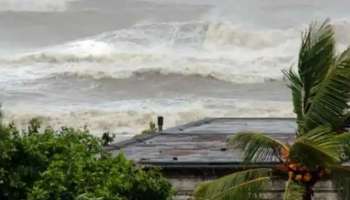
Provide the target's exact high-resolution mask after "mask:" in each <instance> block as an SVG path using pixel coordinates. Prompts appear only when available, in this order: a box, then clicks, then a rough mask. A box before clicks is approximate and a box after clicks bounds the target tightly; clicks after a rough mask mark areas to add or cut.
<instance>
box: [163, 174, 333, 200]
mask: <svg viewBox="0 0 350 200" xmlns="http://www.w3.org/2000/svg"><path fill="white" fill-rule="evenodd" d="M212 178H213V177H211V178H203V177H198V176H192V177H189V176H186V177H181V176H179V177H170V178H169V180H170V181H171V183H172V184H173V186H174V187H175V189H176V191H177V195H176V197H175V198H174V200H189V199H191V194H192V192H193V190H194V189H195V187H196V185H197V184H198V183H200V182H202V181H205V180H208V179H212ZM284 185H285V181H283V180H275V181H273V183H272V185H270V186H269V187H268V188H271V189H269V190H267V191H266V199H274V200H280V199H283V198H282V197H283V188H284ZM337 199H338V198H337V195H336V193H335V189H334V188H333V186H332V183H331V182H330V181H323V182H320V183H319V184H317V185H316V187H315V196H314V200H337Z"/></svg>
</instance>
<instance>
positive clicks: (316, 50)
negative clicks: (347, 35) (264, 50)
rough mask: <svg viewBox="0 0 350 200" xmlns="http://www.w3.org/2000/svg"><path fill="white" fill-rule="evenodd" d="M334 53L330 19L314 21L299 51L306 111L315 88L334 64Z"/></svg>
mask: <svg viewBox="0 0 350 200" xmlns="http://www.w3.org/2000/svg"><path fill="white" fill-rule="evenodd" d="M334 54H335V39H334V31H333V27H332V26H331V25H330V24H329V20H326V21H324V22H323V23H318V22H315V23H312V24H311V25H310V26H309V29H308V30H307V31H306V32H305V33H304V34H303V37H302V44H301V48H300V51H299V63H298V72H299V75H300V78H301V80H302V82H303V87H304V93H303V103H304V106H303V107H304V112H307V110H308V108H309V106H310V103H311V102H312V100H311V99H312V96H313V95H314V94H313V91H312V90H313V88H315V87H316V86H317V85H318V84H319V83H321V82H322V80H323V79H324V78H325V77H326V75H327V72H328V70H329V68H330V66H331V65H332V64H333V62H334Z"/></svg>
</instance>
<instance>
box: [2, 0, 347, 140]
mask: <svg viewBox="0 0 350 200" xmlns="http://www.w3.org/2000/svg"><path fill="white" fill-rule="evenodd" d="M349 6H350V2H349V1H345V0H336V1H331V2H330V1H326V0H317V1H316V0H300V1H292V0H284V1H276V0H245V1H243V0H220V1H214V0H201V1H199V0H142V1H141V0H138V1H137V0H59V1H50V0H28V1H25V2H23V1H21V0H0V30H1V31H0V102H2V104H3V105H4V111H5V115H6V120H7V121H15V122H16V123H17V124H19V125H24V124H25V123H26V122H27V121H28V120H29V119H30V118H32V117H40V118H41V119H42V120H43V121H44V123H45V124H47V125H51V126H54V127H60V126H63V125H68V126H73V127H77V128H79V127H83V126H84V125H88V127H89V128H90V129H91V130H92V133H93V134H96V135H99V134H101V133H102V132H103V131H112V132H115V133H120V134H121V135H128V136H130V135H135V134H137V133H139V132H140V131H141V130H142V129H144V128H146V126H147V124H148V123H149V121H151V120H154V119H155V117H156V116H157V115H163V116H164V117H165V119H166V126H167V127H169V126H173V125H176V124H181V123H185V122H188V121H191V120H196V119H200V118H203V117H242V116H244V117H258V116H261V117H267V116H274V117H292V116H294V114H293V112H292V111H293V110H292V105H291V100H290V98H291V97H290V93H289V90H288V88H287V87H286V82H285V81H284V79H283V76H282V73H281V70H283V69H288V68H290V67H293V66H295V65H296V63H297V53H298V49H299V45H300V36H301V32H302V31H303V30H305V28H306V27H307V25H308V24H309V23H310V22H311V21H313V20H324V19H326V18H330V19H331V21H332V23H333V24H334V27H335V29H336V31H337V35H336V36H337V40H338V44H339V45H338V48H339V49H342V48H344V47H345V46H347V44H349V43H350V34H349V33H350V23H349V22H350V21H349V19H350V16H349V15H350V14H349V12H348V10H347V9H346V8H348V7H349Z"/></svg>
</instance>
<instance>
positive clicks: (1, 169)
mask: <svg viewBox="0 0 350 200" xmlns="http://www.w3.org/2000/svg"><path fill="white" fill-rule="evenodd" d="M171 194H172V189H171V185H170V184H169V182H168V181H167V180H166V179H165V178H163V177H162V176H161V174H160V173H159V171H158V170H144V169H141V168H138V167H136V166H135V165H134V164H133V163H132V162H131V161H128V160H127V159H126V158H125V157H124V156H123V155H122V154H120V155H118V156H116V157H112V156H111V155H110V154H109V153H107V152H106V151H105V150H104V149H103V145H102V141H101V140H99V139H97V138H95V137H94V136H92V135H90V134H89V133H88V131H87V130H75V129H71V128H62V129H61V130H58V131H55V130H53V129H51V128H47V129H46V130H44V131H41V132H40V123H38V121H37V120H32V121H31V123H30V125H29V127H28V130H25V131H21V132H20V131H18V130H17V129H16V128H15V126H14V125H13V124H10V125H0V199H2V200H22V199H23V200H24V199H28V200H155V199H157V200H162V199H163V200H167V199H170V198H171Z"/></svg>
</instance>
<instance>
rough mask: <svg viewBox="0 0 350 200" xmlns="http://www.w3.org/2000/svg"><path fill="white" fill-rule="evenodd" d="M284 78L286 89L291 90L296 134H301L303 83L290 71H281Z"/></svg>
mask: <svg viewBox="0 0 350 200" xmlns="http://www.w3.org/2000/svg"><path fill="white" fill-rule="evenodd" d="M283 73H284V76H285V77H286V78H287V79H288V80H289V82H290V83H289V85H288V87H289V88H290V89H291V90H292V99H293V106H294V113H295V114H296V115H297V124H298V127H299V130H298V133H302V131H303V130H302V129H301V127H303V126H304V124H303V120H304V103H303V83H302V81H301V79H300V77H299V76H298V74H296V73H295V72H294V71H293V70H292V69H290V70H289V71H283Z"/></svg>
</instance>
